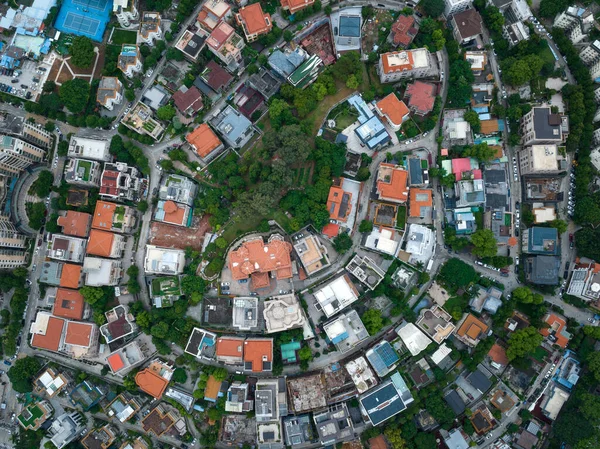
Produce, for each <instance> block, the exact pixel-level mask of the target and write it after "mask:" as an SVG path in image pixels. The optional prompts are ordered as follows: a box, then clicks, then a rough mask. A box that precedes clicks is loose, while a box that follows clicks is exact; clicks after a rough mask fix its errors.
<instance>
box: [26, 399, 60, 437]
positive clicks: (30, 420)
mask: <svg viewBox="0 0 600 449" xmlns="http://www.w3.org/2000/svg"><path fill="white" fill-rule="evenodd" d="M52 412H54V409H53V408H52V406H51V405H50V403H48V401H43V400H42V401H34V402H31V403H30V404H28V405H27V406H26V407H24V408H23V410H21V413H19V416H17V421H18V423H19V425H20V426H21V427H22V428H23V429H25V430H34V431H35V430H38V429H39V428H40V427H41V425H42V424H44V423H45V422H46V421H47V420H48V418H49V417H50V415H52Z"/></svg>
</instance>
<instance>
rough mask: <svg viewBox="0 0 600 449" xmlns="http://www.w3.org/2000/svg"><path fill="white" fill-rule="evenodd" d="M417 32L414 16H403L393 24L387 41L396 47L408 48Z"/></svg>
mask: <svg viewBox="0 0 600 449" xmlns="http://www.w3.org/2000/svg"><path fill="white" fill-rule="evenodd" d="M417 31H418V30H417V28H416V27H415V18H414V17H413V16H412V15H411V16H405V15H403V14H401V15H399V16H398V19H396V21H395V22H394V23H393V25H392V29H391V30H390V34H389V35H388V38H387V40H388V42H389V43H390V44H392V45H393V46H394V47H401V48H408V46H409V45H410V44H411V43H412V41H413V39H414V38H415V36H416V35H417Z"/></svg>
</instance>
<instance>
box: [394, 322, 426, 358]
mask: <svg viewBox="0 0 600 449" xmlns="http://www.w3.org/2000/svg"><path fill="white" fill-rule="evenodd" d="M396 333H397V334H398V336H399V337H400V339H401V340H402V343H404V346H405V347H406V349H408V350H409V352H410V353H411V354H412V355H413V356H417V355H419V354H420V353H421V351H424V350H425V349H426V348H427V346H429V344H430V343H431V340H430V339H429V337H427V335H425V334H424V333H423V332H422V331H421V329H419V328H418V327H417V326H415V325H414V324H413V323H406V322H405V323H403V324H401V325H400V326H398V327H397V328H396Z"/></svg>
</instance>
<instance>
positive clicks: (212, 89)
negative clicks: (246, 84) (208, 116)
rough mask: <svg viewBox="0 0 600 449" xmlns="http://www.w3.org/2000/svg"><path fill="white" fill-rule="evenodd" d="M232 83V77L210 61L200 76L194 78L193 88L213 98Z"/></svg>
mask: <svg viewBox="0 0 600 449" xmlns="http://www.w3.org/2000/svg"><path fill="white" fill-rule="evenodd" d="M232 81H233V77H232V76H231V75H230V74H229V73H228V72H227V70H225V69H224V68H223V67H221V66H220V65H219V64H217V63H216V62H215V61H212V60H211V61H209V62H208V64H206V67H205V68H204V70H203V71H202V73H201V74H200V76H199V77H198V78H196V81H194V86H196V87H197V88H198V89H200V91H202V93H204V94H205V95H208V96H209V97H214V96H215V95H216V94H219V93H220V92H222V91H223V90H224V89H225V88H227V87H228V86H229V85H230V84H231V82H232Z"/></svg>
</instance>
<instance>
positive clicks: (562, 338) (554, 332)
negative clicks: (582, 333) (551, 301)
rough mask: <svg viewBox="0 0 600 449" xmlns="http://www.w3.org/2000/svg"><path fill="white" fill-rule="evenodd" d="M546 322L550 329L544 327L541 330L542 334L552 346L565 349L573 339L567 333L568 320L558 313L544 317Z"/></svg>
mask: <svg viewBox="0 0 600 449" xmlns="http://www.w3.org/2000/svg"><path fill="white" fill-rule="evenodd" d="M544 322H545V323H546V324H548V326H549V327H543V328H542V329H540V334H542V335H543V336H544V337H546V338H547V339H548V341H550V343H551V344H555V345H558V346H560V347H561V348H563V349H565V348H566V347H567V345H568V344H569V340H570V339H571V334H570V333H569V332H567V322H566V320H565V319H564V318H563V317H562V316H560V315H557V314H556V313H553V312H552V313H547V314H546V316H545V317H544Z"/></svg>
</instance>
